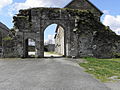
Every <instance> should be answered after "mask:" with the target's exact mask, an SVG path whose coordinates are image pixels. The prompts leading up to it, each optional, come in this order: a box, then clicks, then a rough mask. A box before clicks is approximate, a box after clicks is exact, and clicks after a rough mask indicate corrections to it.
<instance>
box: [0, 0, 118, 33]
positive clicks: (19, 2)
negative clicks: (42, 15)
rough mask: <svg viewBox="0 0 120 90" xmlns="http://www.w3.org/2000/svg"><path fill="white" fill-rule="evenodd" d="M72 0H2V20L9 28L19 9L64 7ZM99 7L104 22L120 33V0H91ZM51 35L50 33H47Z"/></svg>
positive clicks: (0, 5) (0, 10)
mask: <svg viewBox="0 0 120 90" xmlns="http://www.w3.org/2000/svg"><path fill="white" fill-rule="evenodd" d="M70 1H71V0H0V22H2V23H4V24H6V25H7V26H8V27H9V28H12V27H13V24H12V17H13V15H15V14H16V13H17V12H18V10H19V9H25V8H30V7H64V6H65V5H66V4H68V3H69V2H70ZM89 1H91V2H92V3H93V4H94V5H95V6H96V7H98V8H99V9H100V10H101V11H102V12H104V15H103V16H102V18H101V21H102V22H103V24H105V25H107V26H110V28H111V29H112V30H113V31H114V32H116V33H117V34H120V0H89ZM47 34H48V35H51V34H50V33H47Z"/></svg>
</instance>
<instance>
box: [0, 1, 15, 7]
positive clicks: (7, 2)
mask: <svg viewBox="0 0 120 90" xmlns="http://www.w3.org/2000/svg"><path fill="white" fill-rule="evenodd" d="M12 2H13V0H2V1H1V2H0V9H2V8H3V7H5V6H7V5H9V4H12Z"/></svg>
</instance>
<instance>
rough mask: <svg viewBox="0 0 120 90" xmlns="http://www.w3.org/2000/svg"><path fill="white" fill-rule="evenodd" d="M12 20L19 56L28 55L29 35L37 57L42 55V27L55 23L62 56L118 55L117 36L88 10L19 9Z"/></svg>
mask: <svg viewBox="0 0 120 90" xmlns="http://www.w3.org/2000/svg"><path fill="white" fill-rule="evenodd" d="M14 23H15V27H16V29H17V30H18V32H17V37H19V39H18V41H17V42H18V43H17V45H18V47H16V48H17V49H18V51H19V55H18V56H20V55H21V56H22V57H27V56H26V55H27V54H26V53H27V49H26V40H27V39H29V38H30V39H33V40H35V42H36V46H35V47H36V50H37V53H36V57H44V30H45V29H46V27H47V26H48V25H50V24H54V23H56V24H58V25H59V26H61V27H63V28H64V38H65V39H64V40H65V41H64V55H65V56H68V57H72V56H77V57H88V56H93V57H98V58H110V57H115V55H118V54H119V48H120V44H119V42H120V41H119V38H120V37H119V36H117V35H116V34H115V33H113V32H112V31H111V30H110V29H109V28H107V27H105V26H104V25H103V24H101V22H99V21H98V20H97V19H96V18H95V17H94V15H93V14H92V13H91V12H89V11H87V10H78V9H60V8H31V9H27V10H21V11H20V13H19V14H18V15H17V16H15V17H14ZM62 35H63V34H62ZM61 37H62V36H61ZM61 37H60V38H61ZM60 48H63V47H60Z"/></svg>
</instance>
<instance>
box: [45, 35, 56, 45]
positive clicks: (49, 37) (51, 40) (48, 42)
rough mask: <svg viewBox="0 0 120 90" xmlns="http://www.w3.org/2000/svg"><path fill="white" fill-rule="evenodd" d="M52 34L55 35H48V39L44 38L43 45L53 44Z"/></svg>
mask: <svg viewBox="0 0 120 90" xmlns="http://www.w3.org/2000/svg"><path fill="white" fill-rule="evenodd" d="M54 36H55V35H48V40H45V41H44V43H45V45H48V44H55V39H54Z"/></svg>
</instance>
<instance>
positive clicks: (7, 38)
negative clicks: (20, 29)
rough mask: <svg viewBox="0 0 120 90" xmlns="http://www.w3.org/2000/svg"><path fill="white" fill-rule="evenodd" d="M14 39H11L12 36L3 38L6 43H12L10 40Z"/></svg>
mask: <svg viewBox="0 0 120 90" xmlns="http://www.w3.org/2000/svg"><path fill="white" fill-rule="evenodd" d="M12 39H13V38H11V37H10V36H6V37H4V38H3V40H4V41H10V40H12Z"/></svg>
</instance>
